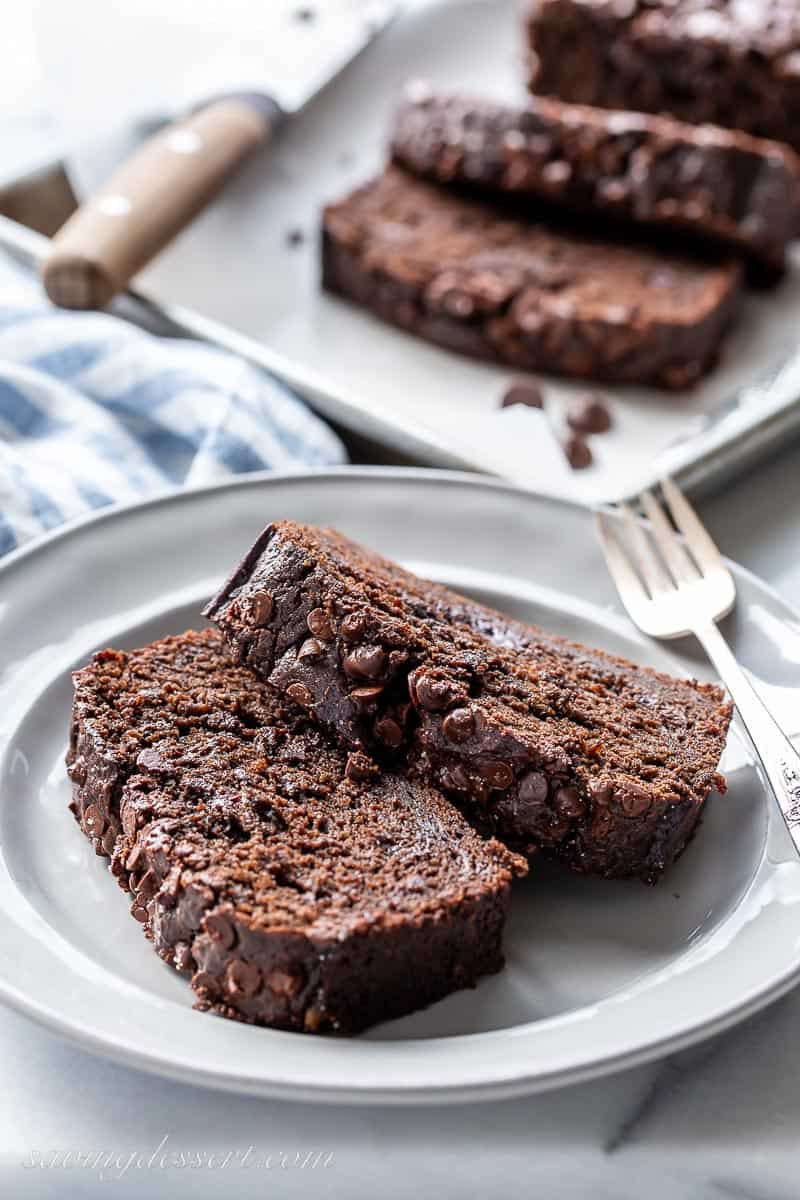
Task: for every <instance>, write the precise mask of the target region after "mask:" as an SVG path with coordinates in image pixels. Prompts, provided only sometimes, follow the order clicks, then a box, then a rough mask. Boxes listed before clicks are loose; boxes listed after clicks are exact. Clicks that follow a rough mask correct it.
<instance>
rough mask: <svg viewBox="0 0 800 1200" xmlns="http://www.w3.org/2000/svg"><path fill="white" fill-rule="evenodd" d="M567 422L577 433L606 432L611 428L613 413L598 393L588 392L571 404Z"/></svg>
mask: <svg viewBox="0 0 800 1200" xmlns="http://www.w3.org/2000/svg"><path fill="white" fill-rule="evenodd" d="M567 424H568V425H569V427H570V428H571V429H574V430H575V431H576V433H606V432H607V431H608V430H609V429H610V428H611V413H610V412H609V411H608V408H607V407H606V405H605V403H604V402H603V400H602V399H601V398H600V397H599V396H598V395H596V394H595V393H594V392H586V393H585V394H584V395H583V396H578V397H577V399H576V400H574V401H573V403H572V404H571V405H570V408H569V411H568V413H567Z"/></svg>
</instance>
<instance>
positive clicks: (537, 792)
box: [519, 771, 548, 804]
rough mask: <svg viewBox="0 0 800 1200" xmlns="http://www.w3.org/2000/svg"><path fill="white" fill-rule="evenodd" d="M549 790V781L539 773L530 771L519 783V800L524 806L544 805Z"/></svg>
mask: <svg viewBox="0 0 800 1200" xmlns="http://www.w3.org/2000/svg"><path fill="white" fill-rule="evenodd" d="M547 790H548V789H547V780H546V779H545V777H544V775H542V774H541V773H540V772H539V771H528V773H527V774H526V775H523V776H522V778H521V779H520V781H519V798H520V800H521V801H522V803H523V804H544V802H545V800H546V799H547Z"/></svg>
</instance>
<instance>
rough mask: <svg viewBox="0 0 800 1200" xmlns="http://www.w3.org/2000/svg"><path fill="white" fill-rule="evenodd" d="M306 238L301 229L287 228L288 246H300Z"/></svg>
mask: <svg viewBox="0 0 800 1200" xmlns="http://www.w3.org/2000/svg"><path fill="white" fill-rule="evenodd" d="M305 240H306V235H305V233H304V232H303V230H302V229H297V228H295V229H289V230H288V231H287V233H286V242H287V244H288V245H289V246H302V244H303V242H304V241H305Z"/></svg>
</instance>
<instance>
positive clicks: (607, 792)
mask: <svg viewBox="0 0 800 1200" xmlns="http://www.w3.org/2000/svg"><path fill="white" fill-rule="evenodd" d="M589 795H590V796H591V798H592V800H593V801H594V803H595V804H597V805H599V806H600V807H601V808H605V807H606V806H607V805H608V804H610V803H611V797H612V796H613V795H614V788H613V786H612V785H611V784H610V783H607V782H606V781H605V780H603V779H593V780H592V781H591V783H590V784H589Z"/></svg>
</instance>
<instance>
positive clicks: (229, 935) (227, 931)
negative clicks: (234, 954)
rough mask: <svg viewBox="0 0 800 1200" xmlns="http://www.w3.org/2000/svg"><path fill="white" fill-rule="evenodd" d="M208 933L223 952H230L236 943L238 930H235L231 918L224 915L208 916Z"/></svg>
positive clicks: (214, 914) (210, 914)
mask: <svg viewBox="0 0 800 1200" xmlns="http://www.w3.org/2000/svg"><path fill="white" fill-rule="evenodd" d="M206 933H207V934H208V936H209V937H210V938H211V939H212V941H214V942H217V943H218V944H219V945H220V946H222V948H223V950H230V948H231V946H232V945H233V944H234V942H235V941H236V930H235V929H234V928H233V924H232V922H231V921H230V920H229V918H228V917H226V916H225V915H224V914H223V913H209V914H208V916H207V917H206Z"/></svg>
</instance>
